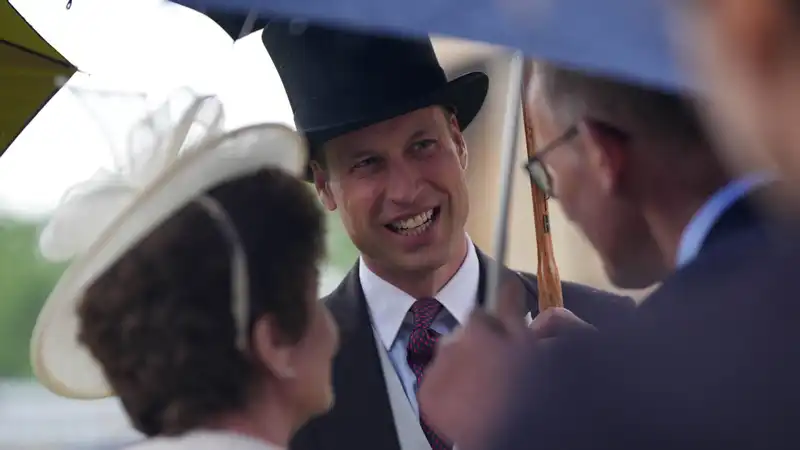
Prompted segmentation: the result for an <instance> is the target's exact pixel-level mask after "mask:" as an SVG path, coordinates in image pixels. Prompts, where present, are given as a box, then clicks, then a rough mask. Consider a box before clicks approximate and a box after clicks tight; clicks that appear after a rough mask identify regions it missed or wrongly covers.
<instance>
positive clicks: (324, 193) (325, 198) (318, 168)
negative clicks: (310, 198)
mask: <svg viewBox="0 0 800 450" xmlns="http://www.w3.org/2000/svg"><path fill="white" fill-rule="evenodd" d="M310 166H311V173H312V174H313V177H314V188H315V189H316V190H317V196H318V197H319V200H320V201H321V202H322V205H323V206H325V209H327V210H328V211H335V210H336V208H337V205H336V200H334V198H333V193H332V192H331V183H330V180H329V178H328V177H329V173H328V172H327V171H326V170H325V168H323V167H322V165H320V163H319V162H318V161H313V160H312V161H311V164H310Z"/></svg>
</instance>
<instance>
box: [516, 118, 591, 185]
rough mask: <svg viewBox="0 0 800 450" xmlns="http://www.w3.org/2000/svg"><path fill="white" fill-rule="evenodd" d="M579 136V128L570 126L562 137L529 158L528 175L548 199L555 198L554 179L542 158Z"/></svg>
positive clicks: (526, 164)
mask: <svg viewBox="0 0 800 450" xmlns="http://www.w3.org/2000/svg"><path fill="white" fill-rule="evenodd" d="M577 135H578V126H577V125H572V126H570V127H569V128H567V129H566V131H564V132H563V133H562V134H561V136H559V137H557V138H555V139H553V140H552V141H551V142H550V143H549V144H547V145H545V146H544V147H542V148H540V149H539V150H537V151H536V153H534V156H532V157H531V158H529V159H528V161H527V162H526V163H525V165H524V168H525V170H527V171H528V174H529V175H530V177H531V182H532V183H535V184H536V186H538V187H539V189H541V190H542V192H544V194H545V195H546V196H547V197H552V196H553V177H552V176H551V175H550V171H549V170H548V169H547V166H545V165H544V163H543V162H542V156H544V155H545V153H547V152H549V151H551V150H553V149H556V148H558V147H560V146H562V145H564V144H566V143H567V142H569V141H571V140H572V139H573V138H575V137H576V136H577Z"/></svg>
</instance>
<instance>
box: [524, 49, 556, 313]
mask: <svg viewBox="0 0 800 450" xmlns="http://www.w3.org/2000/svg"><path fill="white" fill-rule="evenodd" d="M532 64H533V62H529V63H528V64H526V71H525V72H526V73H525V76H524V84H523V89H522V92H523V95H522V118H523V122H524V125H525V146H526V147H527V154H528V157H529V158H530V157H532V156H533V155H534V153H535V152H536V137H535V136H534V133H533V123H532V119H531V112H530V110H529V109H530V106H529V105H528V102H526V101H525V97H526V95H527V92H528V80H529V79H530V74H531V69H532ZM531 197H532V198H533V219H534V223H535V228H536V248H537V250H538V254H539V255H538V256H539V260H538V269H537V273H536V275H537V278H538V281H539V283H538V284H539V311H544V310H545V309H547V308H550V307H554V306H555V307H563V306H564V298H563V294H562V292H561V277H560V276H559V274H558V266H557V265H556V258H555V254H554V253H553V239H552V236H551V235H550V213H549V211H548V208H547V196H546V195H545V193H544V192H542V190H541V189H539V187H538V186H537V185H536V183H534V182H533V181H531Z"/></svg>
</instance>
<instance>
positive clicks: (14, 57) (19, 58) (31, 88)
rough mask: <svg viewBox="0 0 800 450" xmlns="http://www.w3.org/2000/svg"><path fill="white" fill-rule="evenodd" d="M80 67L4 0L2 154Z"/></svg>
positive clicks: (0, 29)
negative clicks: (63, 54) (61, 79)
mask: <svg viewBox="0 0 800 450" xmlns="http://www.w3.org/2000/svg"><path fill="white" fill-rule="evenodd" d="M75 71H76V68H75V66H73V65H72V64H71V63H70V62H69V61H67V60H66V58H64V57H63V56H61V54H60V53H58V52H57V51H56V49H54V48H53V47H52V46H51V45H50V44H48V43H47V41H45V40H44V38H42V37H41V36H40V35H39V33H37V32H36V30H34V29H33V27H32V26H31V25H30V24H29V23H28V22H27V21H26V20H25V19H24V18H23V17H22V15H21V14H20V13H19V12H18V11H17V10H16V9H15V8H14V7H13V6H11V2H10V1H9V0H0V155H2V154H3V153H4V152H5V151H6V149H8V147H9V146H10V145H11V142H13V141H14V139H15V138H16V137H17V135H18V134H19V133H20V131H22V129H23V128H25V126H26V125H27V124H28V122H30V121H31V119H33V117H34V116H35V115H36V114H37V113H38V112H39V110H40V109H41V108H42V106H44V104H45V103H47V101H48V100H50V97H52V96H53V95H54V94H55V93H56V92H58V90H59V88H60V86H58V83H57V80H58V79H59V78H60V77H63V78H64V79H66V78H69V77H70V76H72V74H73V73H75Z"/></svg>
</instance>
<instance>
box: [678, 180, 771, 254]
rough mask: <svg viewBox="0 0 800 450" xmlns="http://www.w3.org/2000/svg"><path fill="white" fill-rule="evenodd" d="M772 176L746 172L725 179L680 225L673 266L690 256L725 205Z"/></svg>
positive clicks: (708, 231)
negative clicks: (740, 175)
mask: <svg viewBox="0 0 800 450" xmlns="http://www.w3.org/2000/svg"><path fill="white" fill-rule="evenodd" d="M773 179H774V177H772V176H771V175H769V174H765V173H755V174H750V175H747V176H745V177H743V178H740V179H738V180H735V181H732V182H730V183H728V184H727V185H726V186H725V187H723V188H722V189H720V190H718V191H717V192H715V193H714V195H712V196H711V198H709V199H708V201H706V203H704V204H703V206H701V207H700V209H698V210H697V212H696V213H695V214H694V216H692V220H690V221H689V223H688V224H687V225H686V227H685V228H684V229H683V234H682V235H681V240H680V242H679V244H678V252H677V254H676V257H675V263H676V266H677V268H681V267H683V266H685V265H686V264H688V263H690V262H691V261H692V260H694V258H695V257H696V256H697V254H698V253H699V252H700V248H701V247H702V246H703V242H704V241H705V240H706V238H707V237H708V234H709V233H710V232H711V229H712V228H714V225H716V223H717V221H718V220H719V218H720V217H721V216H722V214H723V213H724V212H725V211H727V210H728V208H730V207H731V206H733V204H734V203H736V202H737V201H738V200H739V199H741V198H742V197H744V196H745V195H747V194H748V193H750V192H751V191H752V190H753V189H756V188H757V187H759V186H763V185H764V184H767V183H768V182H770V181H772V180H773Z"/></svg>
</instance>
